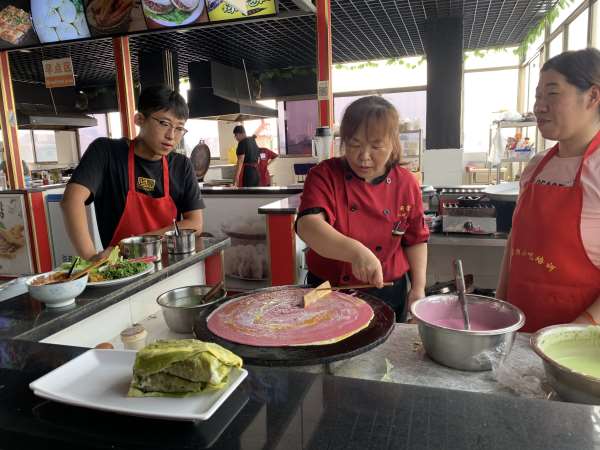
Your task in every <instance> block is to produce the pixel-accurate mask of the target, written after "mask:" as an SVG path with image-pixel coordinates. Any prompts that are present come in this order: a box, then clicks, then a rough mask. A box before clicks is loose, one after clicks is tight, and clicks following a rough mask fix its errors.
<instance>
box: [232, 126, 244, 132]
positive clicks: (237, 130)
mask: <svg viewBox="0 0 600 450" xmlns="http://www.w3.org/2000/svg"><path fill="white" fill-rule="evenodd" d="M233 134H246V129H245V128H244V126H243V125H236V126H235V127H234V128H233Z"/></svg>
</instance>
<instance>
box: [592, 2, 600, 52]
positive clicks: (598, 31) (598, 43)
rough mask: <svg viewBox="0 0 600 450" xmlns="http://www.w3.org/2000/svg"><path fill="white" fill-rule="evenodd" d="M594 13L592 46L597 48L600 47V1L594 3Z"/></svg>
mask: <svg viewBox="0 0 600 450" xmlns="http://www.w3.org/2000/svg"><path fill="white" fill-rule="evenodd" d="M592 13H593V14H594V20H593V21H592V23H593V29H592V46H594V47H596V48H600V23H599V22H598V20H600V2H595V3H594V9H593V10H592Z"/></svg>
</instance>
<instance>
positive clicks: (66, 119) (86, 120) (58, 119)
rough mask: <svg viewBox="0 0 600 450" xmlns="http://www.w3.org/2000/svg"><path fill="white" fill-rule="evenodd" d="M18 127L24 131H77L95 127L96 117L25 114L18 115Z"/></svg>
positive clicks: (96, 123)
mask: <svg viewBox="0 0 600 450" xmlns="http://www.w3.org/2000/svg"><path fill="white" fill-rule="evenodd" d="M17 123H18V127H19V128H20V129H23V130H75V129H78V128H85V127H95V126H97V125H98V121H97V120H96V118H95V117H91V116H86V115H85V114H61V115H51V114H23V113H17Z"/></svg>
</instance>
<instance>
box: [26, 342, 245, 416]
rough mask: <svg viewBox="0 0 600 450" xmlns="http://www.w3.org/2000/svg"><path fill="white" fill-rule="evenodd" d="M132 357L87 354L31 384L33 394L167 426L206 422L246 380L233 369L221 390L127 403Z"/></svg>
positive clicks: (131, 353)
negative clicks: (169, 422) (162, 421)
mask: <svg viewBox="0 0 600 450" xmlns="http://www.w3.org/2000/svg"><path fill="white" fill-rule="evenodd" d="M135 355H136V352H135V351H129V350H121V351H119V350H99V349H92V350H89V351H87V352H85V353H83V354H82V355H79V356H78V357H77V358H75V359H73V360H71V361H69V362H68V363H66V364H64V365H62V366H60V367H58V368H56V369H54V370H53V371H52V372H49V373H47V374H46V375H44V376H43V377H41V378H38V379H37V380H35V381H33V382H32V383H31V384H30V385H29V387H30V389H32V390H33V392H34V394H35V395H37V396H39V397H44V398H47V399H50V400H54V401H58V402H62V403H67V404H69V405H75V406H82V407H85V408H91V409H99V410H102V411H112V412H116V413H120V414H129V415H133V416H143V417H153V418H157V419H172V420H207V419H208V418H210V416H212V415H213V413H214V412H215V411H216V410H217V409H218V408H219V406H221V404H222V403H223V402H224V401H225V399H227V397H229V395H231V393H232V392H233V391H234V390H235V389H236V388H237V387H238V386H239V384H240V383H241V382H242V380H243V379H244V378H246V376H247V375H248V372H247V371H246V370H245V369H234V370H232V371H231V373H230V374H229V381H228V382H227V385H226V386H225V387H224V388H222V389H218V390H217V389H208V390H206V391H205V392H203V393H202V394H199V395H195V396H192V397H184V398H168V397H142V398H137V397H127V391H128V390H129V383H130V382H131V376H132V373H133V363H134V361H135Z"/></svg>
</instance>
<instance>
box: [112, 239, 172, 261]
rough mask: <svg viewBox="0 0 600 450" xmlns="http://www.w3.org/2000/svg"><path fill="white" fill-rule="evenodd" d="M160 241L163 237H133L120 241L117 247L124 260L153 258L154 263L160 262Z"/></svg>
mask: <svg viewBox="0 0 600 450" xmlns="http://www.w3.org/2000/svg"><path fill="white" fill-rule="evenodd" d="M162 240H163V237H162V236H158V235H156V236H155V235H147V236H134V237H129V238H125V239H121V242H119V247H121V252H122V253H123V257H124V258H126V259H131V258H142V257H146V256H153V257H154V258H155V260H156V261H160V257H161V255H162Z"/></svg>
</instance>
